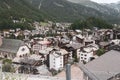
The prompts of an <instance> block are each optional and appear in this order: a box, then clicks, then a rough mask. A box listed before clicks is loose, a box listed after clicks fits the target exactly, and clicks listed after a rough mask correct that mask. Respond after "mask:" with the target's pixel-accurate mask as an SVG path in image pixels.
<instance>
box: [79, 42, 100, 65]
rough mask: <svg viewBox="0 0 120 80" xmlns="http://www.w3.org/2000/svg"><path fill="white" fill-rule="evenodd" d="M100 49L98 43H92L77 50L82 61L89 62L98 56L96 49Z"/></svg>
mask: <svg viewBox="0 0 120 80" xmlns="http://www.w3.org/2000/svg"><path fill="white" fill-rule="evenodd" d="M98 49H99V47H98V46H97V45H96V44H90V45H88V46H85V47H83V48H81V49H78V50H77V54H78V55H79V59H80V62H83V63H84V62H85V63H87V62H89V61H91V60H92V59H95V58H96V51H97V50H98Z"/></svg>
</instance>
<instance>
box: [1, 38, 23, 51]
mask: <svg viewBox="0 0 120 80" xmlns="http://www.w3.org/2000/svg"><path fill="white" fill-rule="evenodd" d="M2 41H3V43H2V45H1V46H0V51H4V52H9V53H17V51H18V49H19V47H20V46H22V45H24V42H23V41H21V40H15V39H3V40H2Z"/></svg>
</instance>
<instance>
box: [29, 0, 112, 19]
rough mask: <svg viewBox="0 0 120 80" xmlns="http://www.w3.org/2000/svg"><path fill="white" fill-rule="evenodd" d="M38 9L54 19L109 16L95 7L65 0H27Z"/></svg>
mask: <svg viewBox="0 0 120 80" xmlns="http://www.w3.org/2000/svg"><path fill="white" fill-rule="evenodd" d="M27 1H29V2H30V3H31V4H32V5H33V6H35V7H36V8H38V9H40V11H42V12H44V13H46V14H48V15H50V16H51V17H53V20H55V21H74V20H77V19H85V18H88V17H91V16H94V17H100V18H109V17H110V16H111V15H110V16H109V15H107V14H104V13H101V12H99V11H98V10H96V9H93V8H90V7H86V6H83V5H80V4H76V3H72V2H69V1H67V0H27Z"/></svg>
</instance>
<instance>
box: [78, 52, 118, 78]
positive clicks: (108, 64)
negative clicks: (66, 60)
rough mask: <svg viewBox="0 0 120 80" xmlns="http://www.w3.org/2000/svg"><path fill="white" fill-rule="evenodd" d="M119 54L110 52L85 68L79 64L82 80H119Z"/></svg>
mask: <svg viewBox="0 0 120 80" xmlns="http://www.w3.org/2000/svg"><path fill="white" fill-rule="evenodd" d="M119 56H120V52H118V51H115V50H111V51H109V52H107V53H105V54H104V55H102V56H101V57H99V58H97V59H95V60H93V61H91V62H89V63H87V64H86V65H85V66H84V65H82V64H81V63H80V68H81V69H82V71H83V75H84V76H83V79H84V80H119V79H120V76H118V77H116V79H113V78H115V76H116V75H119V73H120V67H119V66H120V64H119V62H120V58H119Z"/></svg>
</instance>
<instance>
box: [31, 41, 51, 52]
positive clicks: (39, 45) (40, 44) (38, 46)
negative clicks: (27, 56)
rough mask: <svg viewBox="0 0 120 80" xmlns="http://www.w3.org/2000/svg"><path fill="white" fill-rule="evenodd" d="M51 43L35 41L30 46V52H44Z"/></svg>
mask: <svg viewBox="0 0 120 80" xmlns="http://www.w3.org/2000/svg"><path fill="white" fill-rule="evenodd" d="M50 43H51V42H49V41H47V40H44V41H37V42H35V43H34V44H33V46H32V51H33V52H39V51H40V50H44V49H46V48H48V46H49V45H50Z"/></svg>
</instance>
